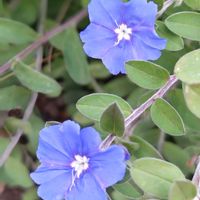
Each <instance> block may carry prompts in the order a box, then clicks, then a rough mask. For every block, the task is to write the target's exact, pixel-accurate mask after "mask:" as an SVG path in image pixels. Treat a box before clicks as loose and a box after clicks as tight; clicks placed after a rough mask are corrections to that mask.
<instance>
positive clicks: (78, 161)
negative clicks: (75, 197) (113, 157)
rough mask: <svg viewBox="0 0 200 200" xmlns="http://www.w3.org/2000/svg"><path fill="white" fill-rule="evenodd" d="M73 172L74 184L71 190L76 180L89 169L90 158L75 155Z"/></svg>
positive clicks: (72, 164)
mask: <svg viewBox="0 0 200 200" xmlns="http://www.w3.org/2000/svg"><path fill="white" fill-rule="evenodd" d="M71 167H72V168H73V170H72V184H71V187H70V190H71V189H72V187H73V186H74V184H75V180H76V178H80V175H81V174H82V173H83V172H84V171H86V170H87V169H88V168H89V158H87V157H86V156H80V155H75V160H74V161H73V162H72V163H71Z"/></svg>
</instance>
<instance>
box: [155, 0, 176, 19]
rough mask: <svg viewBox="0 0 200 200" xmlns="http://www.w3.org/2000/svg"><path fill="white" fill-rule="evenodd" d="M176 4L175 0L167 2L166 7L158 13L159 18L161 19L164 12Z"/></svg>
mask: <svg viewBox="0 0 200 200" xmlns="http://www.w3.org/2000/svg"><path fill="white" fill-rule="evenodd" d="M173 3H175V0H167V1H165V2H164V5H163V7H162V9H161V10H160V11H159V12H158V14H157V18H160V17H161V16H162V15H163V14H164V12H165V11H166V10H167V9H168V8H169V7H170V6H171V5H172V4H173Z"/></svg>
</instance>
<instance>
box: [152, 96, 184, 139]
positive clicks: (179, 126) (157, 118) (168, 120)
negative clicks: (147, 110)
mask: <svg viewBox="0 0 200 200" xmlns="http://www.w3.org/2000/svg"><path fill="white" fill-rule="evenodd" d="M151 118H152V120H153V122H154V123H155V124H156V125H157V126H158V127H159V128H160V129H161V130H162V131H163V132H165V133H168V134H170V135H174V136H179V135H184V134H185V128H184V124H183V120H182V118H181V117H180V115H179V114H178V112H177V111H176V110H175V109H174V108H173V107H172V106H171V105H170V104H169V103H168V102H167V101H165V100H164V99H157V100H156V101H155V103H154V104H153V105H152V106H151Z"/></svg>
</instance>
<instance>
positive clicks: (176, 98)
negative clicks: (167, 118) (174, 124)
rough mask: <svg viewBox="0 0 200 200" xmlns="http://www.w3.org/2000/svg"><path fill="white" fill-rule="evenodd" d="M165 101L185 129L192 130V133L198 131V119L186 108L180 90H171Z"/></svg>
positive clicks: (199, 125) (199, 127)
mask: <svg viewBox="0 0 200 200" xmlns="http://www.w3.org/2000/svg"><path fill="white" fill-rule="evenodd" d="M167 99H168V100H169V103H170V104H171V105H172V106H173V107H174V108H175V109H176V110H177V111H178V113H179V114H180V115H181V117H182V119H183V122H184V124H185V125H186V126H187V128H189V129H192V130H193V131H197V132H198V131H199V130H200V123H199V118H197V117H196V116H195V115H194V114H193V113H192V112H191V111H190V110H189V109H188V107H187V105H186V102H185V99H184V96H183V91H182V89H175V90H171V91H170V92H169V93H168V95H167Z"/></svg>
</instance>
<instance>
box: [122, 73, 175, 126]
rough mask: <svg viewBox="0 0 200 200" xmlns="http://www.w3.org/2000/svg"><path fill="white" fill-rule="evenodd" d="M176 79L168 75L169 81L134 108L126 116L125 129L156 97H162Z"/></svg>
mask: <svg viewBox="0 0 200 200" xmlns="http://www.w3.org/2000/svg"><path fill="white" fill-rule="evenodd" d="M177 81H178V79H177V78H176V76H175V75H172V76H170V79H169V81H168V82H167V83H166V84H165V85H164V86H163V87H162V88H161V89H160V90H158V91H157V92H156V93H155V94H154V95H153V96H152V97H151V98H149V99H148V100H147V101H146V102H145V103H143V104H142V105H141V106H139V107H138V108H136V109H135V110H134V111H133V112H132V114H131V115H130V116H129V117H127V118H126V120H125V126H126V129H127V128H128V127H129V126H130V125H131V124H133V122H135V121H136V120H137V119H138V117H140V115H142V114H143V113H144V112H145V111H146V110H147V109H148V108H149V107H150V106H151V105H152V104H153V103H154V102H155V100H156V99H158V98H162V97H163V96H164V95H165V94H166V93H167V92H168V90H169V89H170V88H171V87H172V86H173V85H175V83H177Z"/></svg>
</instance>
